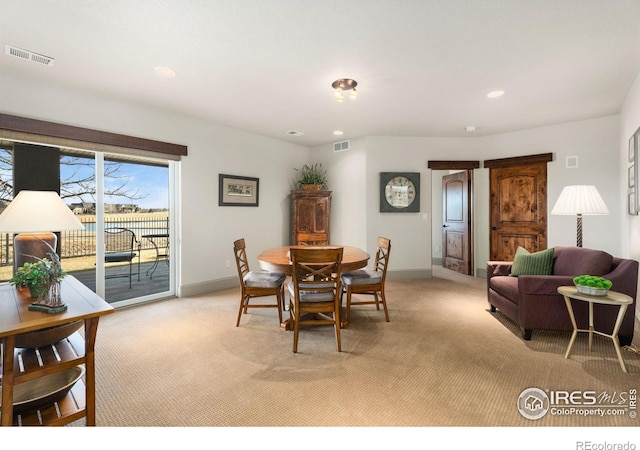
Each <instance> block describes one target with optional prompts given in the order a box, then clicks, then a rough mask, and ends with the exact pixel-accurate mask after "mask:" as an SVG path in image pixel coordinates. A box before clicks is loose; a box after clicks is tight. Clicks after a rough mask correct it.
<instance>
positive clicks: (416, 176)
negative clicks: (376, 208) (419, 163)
mask: <svg viewBox="0 0 640 450" xmlns="http://www.w3.org/2000/svg"><path fill="white" fill-rule="evenodd" d="M380 212H420V173H419V172H380Z"/></svg>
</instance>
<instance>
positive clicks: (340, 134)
mask: <svg viewBox="0 0 640 450" xmlns="http://www.w3.org/2000/svg"><path fill="white" fill-rule="evenodd" d="M333 134H334V136H342V135H343V134H344V131H340V130H336V131H334V132H333Z"/></svg>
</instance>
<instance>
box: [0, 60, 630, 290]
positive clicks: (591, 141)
mask: <svg viewBox="0 0 640 450" xmlns="http://www.w3.org/2000/svg"><path fill="white" fill-rule="evenodd" d="M0 99H1V101H0V111H1V112H4V113H7V114H14V115H19V116H25V117H31V118H36V119H42V120H49V121H52V122H58V123H64V124H69V125H75V126H81V127H87V128H93V129H98V130H103V131H110V132H114V133H121V134H129V135H132V136H138V137H143V138H148V139H155V140H162V141H168V142H173V143H177V144H183V145H187V146H188V148H189V155H188V156H187V157H186V158H184V159H183V161H182V162H181V163H180V166H181V167H180V177H181V186H180V197H179V198H180V203H181V212H182V218H181V237H180V239H181V241H180V244H181V248H182V253H181V258H182V267H181V269H182V270H181V272H182V286H181V287H182V292H183V293H184V294H191V293H197V292H205V291H207V290H211V289H216V288H219V287H222V286H225V285H233V284H234V283H235V282H236V279H235V277H236V274H235V268H234V267H233V264H232V267H230V268H227V267H225V261H226V260H233V253H232V249H231V246H232V241H233V240H235V239H237V238H239V237H245V238H246V239H247V244H248V250H249V257H250V260H252V261H255V257H256V256H257V254H258V253H259V251H261V250H262V249H265V248H268V247H272V246H278V245H282V244H286V243H288V233H289V191H290V187H291V184H290V183H291V180H292V178H293V176H294V171H293V169H294V168H297V167H301V166H302V165H303V164H304V163H308V162H316V161H317V162H322V163H323V164H324V165H325V166H326V167H327V169H328V170H329V175H330V177H329V181H330V189H331V190H332V191H333V200H332V226H331V228H332V230H331V231H332V238H333V240H334V242H340V243H343V244H344V245H355V246H360V247H364V248H366V249H367V250H368V251H369V252H370V253H373V251H374V250H375V239H376V237H377V236H379V235H384V236H387V237H389V238H391V240H392V243H393V256H392V258H393V260H392V261H393V264H392V266H391V268H390V270H392V271H395V272H396V275H399V276H403V275H409V276H429V274H430V271H431V256H432V247H433V242H434V239H440V230H439V229H438V230H435V231H434V229H433V224H432V220H433V218H432V216H433V214H432V211H437V210H441V203H440V202H441V200H440V194H437V195H435V196H434V197H433V198H432V194H433V193H432V184H433V183H435V181H434V180H432V174H431V171H430V170H429V169H427V161H429V160H450V159H464V160H480V161H482V160H485V159H496V158H503V157H513V156H523V155H530V154H539V153H549V152H551V153H553V154H554V161H553V162H552V163H549V166H548V168H549V185H548V198H549V204H548V210H549V211H550V210H551V208H552V206H553V203H554V202H555V199H556V198H557V196H558V195H559V193H560V191H561V189H562V187H563V186H564V185H567V184H582V183H588V184H595V185H596V186H597V187H598V189H599V190H600V193H601V194H602V196H603V198H604V200H605V202H606V203H607V205H608V207H609V209H610V211H611V214H610V215H609V216H603V217H586V218H585V220H584V245H585V246H586V247H593V248H600V249H603V250H606V251H608V252H610V253H612V254H615V255H620V256H631V257H635V258H636V259H640V217H635V216H634V217H630V216H627V214H626V176H627V175H626V167H627V164H626V163H625V161H626V159H625V158H626V143H627V139H628V136H629V135H630V134H631V133H633V131H635V129H636V128H637V127H638V126H640V107H638V104H640V82H639V81H636V83H635V84H634V87H633V89H632V90H631V92H630V94H629V98H628V100H627V103H626V105H625V109H624V111H623V114H622V115H621V116H620V117H619V116H611V117H604V118H600V119H593V120H585V121H580V122H574V123H568V124H563V125H557V126H552V127H544V128H537V129H532V130H524V131H518V132H514V133H507V134H502V135H497V136H490V137H486V138H473V137H469V138H417V137H385V136H369V137H366V138H360V139H354V140H352V141H351V145H352V149H351V150H350V151H347V152H341V153H334V152H333V148H332V146H331V145H326V146H319V147H316V148H314V149H308V148H306V147H302V146H298V145H294V144H290V143H286V142H284V141H278V140H274V139H270V138H266V137H262V136H258V135H255V134H252V133H248V132H245V131H242V130H236V129H231V128H228V127H224V126H220V125H216V124H212V123H209V122H205V121H202V120H198V119H194V118H190V117H185V116H181V115H178V114H174V113H172V112H170V111H160V110H157V109H153V108H148V107H145V106H141V105H134V104H131V103H127V102H126V101H123V100H117V99H113V98H110V97H100V96H97V95H95V94H91V95H90V94H87V93H83V92H81V91H68V90H65V89H62V88H59V87H57V86H53V85H41V84H37V83H33V82H30V81H29V80H26V79H19V78H16V77H13V76H11V75H9V74H6V73H2V74H0ZM621 118H622V119H621ZM621 121H622V127H621ZM621 128H622V131H621ZM621 134H622V136H621ZM566 156H578V159H579V167H578V169H566V168H565V157H566ZM388 171H412V172H420V174H421V212H420V213H417V214H411V213H409V214H393V213H380V212H379V173H380V172H388ZM219 173H229V174H233V175H244V176H253V177H258V178H260V206H259V207H258V208H250V207H218V174H219ZM488 191H489V189H488V170H487V169H480V170H477V171H475V201H474V208H475V222H476V230H475V231H476V233H475V239H476V260H475V264H476V267H477V268H482V267H483V266H484V264H485V262H486V261H487V259H488V254H489V251H488V242H489V241H488V223H489V221H488V214H487V211H488V204H489V203H488ZM627 230H628V235H627ZM629 242H631V246H630V247H629V248H627V245H628V244H629ZM574 244H575V220H573V219H571V218H569V217H563V216H557V217H556V216H549V245H550V246H552V245H574Z"/></svg>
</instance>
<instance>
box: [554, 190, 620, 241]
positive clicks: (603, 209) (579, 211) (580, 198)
mask: <svg viewBox="0 0 640 450" xmlns="http://www.w3.org/2000/svg"><path fill="white" fill-rule="evenodd" d="M551 214H552V215H554V216H577V218H578V219H577V221H578V223H577V246H578V247H582V216H604V215H607V214H609V210H608V209H607V205H605V204H604V201H603V200H602V197H600V194H599V193H598V190H597V189H596V187H595V186H588V185H579V186H565V187H564V188H563V189H562V192H561V193H560V197H558V200H557V201H556V204H555V205H554V207H553V209H552V210H551Z"/></svg>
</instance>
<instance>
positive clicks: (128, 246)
mask: <svg viewBox="0 0 640 450" xmlns="http://www.w3.org/2000/svg"><path fill="white" fill-rule="evenodd" d="M135 241H136V235H135V233H134V232H133V231H131V230H129V229H128V228H106V229H105V230H104V250H105V252H107V253H128V252H132V251H133V249H134V244H135Z"/></svg>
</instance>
